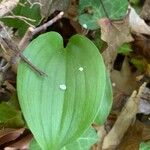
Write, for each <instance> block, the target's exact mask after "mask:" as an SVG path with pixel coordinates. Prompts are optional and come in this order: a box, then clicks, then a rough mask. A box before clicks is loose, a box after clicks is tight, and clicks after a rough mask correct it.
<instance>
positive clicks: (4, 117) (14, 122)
mask: <svg viewBox="0 0 150 150" xmlns="http://www.w3.org/2000/svg"><path fill="white" fill-rule="evenodd" d="M23 125H24V121H23V119H22V116H21V112H20V111H18V110H16V109H14V108H13V107H11V105H8V104H7V103H5V102H3V103H1V104H0V128H3V127H9V128H19V127H23Z"/></svg>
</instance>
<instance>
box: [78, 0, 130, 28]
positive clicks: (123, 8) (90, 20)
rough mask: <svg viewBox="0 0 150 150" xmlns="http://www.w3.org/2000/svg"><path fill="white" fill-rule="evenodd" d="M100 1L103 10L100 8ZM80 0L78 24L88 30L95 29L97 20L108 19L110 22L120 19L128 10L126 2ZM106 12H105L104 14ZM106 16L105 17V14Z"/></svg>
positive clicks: (123, 0)
mask: <svg viewBox="0 0 150 150" xmlns="http://www.w3.org/2000/svg"><path fill="white" fill-rule="evenodd" d="M101 1H102V3H103V6H104V8H103V7H102V4H101ZM101 1H100V0H94V1H93V0H88V1H87V0H80V2H79V22H80V24H81V25H83V27H85V28H88V29H92V30H94V29H97V28H99V26H98V25H97V20H99V19H101V18H104V17H109V19H112V20H118V19H122V18H123V17H124V16H125V15H126V13H127V9H128V0H113V1H112V0H101ZM104 9H105V10H104ZM105 11H106V12H105ZM106 13H107V14H108V16H107V14H106Z"/></svg>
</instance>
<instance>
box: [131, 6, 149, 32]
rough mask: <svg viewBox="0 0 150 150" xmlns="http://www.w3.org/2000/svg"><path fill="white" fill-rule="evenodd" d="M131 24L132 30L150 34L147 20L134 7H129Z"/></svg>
mask: <svg viewBox="0 0 150 150" xmlns="http://www.w3.org/2000/svg"><path fill="white" fill-rule="evenodd" d="M129 9H130V14H129V24H130V28H131V31H132V32H136V33H141V34H147V35H150V27H149V26H148V25H147V24H146V23H145V21H144V20H143V19H142V18H141V17H140V16H139V15H138V14H137V13H136V11H135V10H134V8H132V7H131V6H130V7H129Z"/></svg>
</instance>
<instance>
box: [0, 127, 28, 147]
mask: <svg viewBox="0 0 150 150" xmlns="http://www.w3.org/2000/svg"><path fill="white" fill-rule="evenodd" d="M24 130H25V129H24V128H21V129H12V128H5V129H2V130H0V145H2V144H5V143H8V142H10V141H13V140H15V139H17V138H18V137H19V136H20V135H21V134H22V133H23V132H24Z"/></svg>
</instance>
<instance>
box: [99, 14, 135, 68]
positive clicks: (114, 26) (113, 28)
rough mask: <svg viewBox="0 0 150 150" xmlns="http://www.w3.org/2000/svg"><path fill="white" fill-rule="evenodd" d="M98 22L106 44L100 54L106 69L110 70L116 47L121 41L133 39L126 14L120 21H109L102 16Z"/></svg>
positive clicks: (115, 54)
mask: <svg viewBox="0 0 150 150" xmlns="http://www.w3.org/2000/svg"><path fill="white" fill-rule="evenodd" d="M98 24H99V26H100V27H101V33H102V34H101V38H102V40H104V41H105V42H107V44H108V48H107V49H106V50H105V51H104V52H103V54H102V55H103V58H104V61H105V65H106V67H107V69H108V71H111V70H112V66H113V64H114V61H115V58H116V56H117V49H118V48H119V47H120V46H121V45H122V44H123V43H128V42H131V41H133V38H132V36H131V34H130V29H129V21H128V16H127V17H126V18H125V19H124V20H122V21H110V20H109V19H107V18H103V19H100V20H99V21H98Z"/></svg>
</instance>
